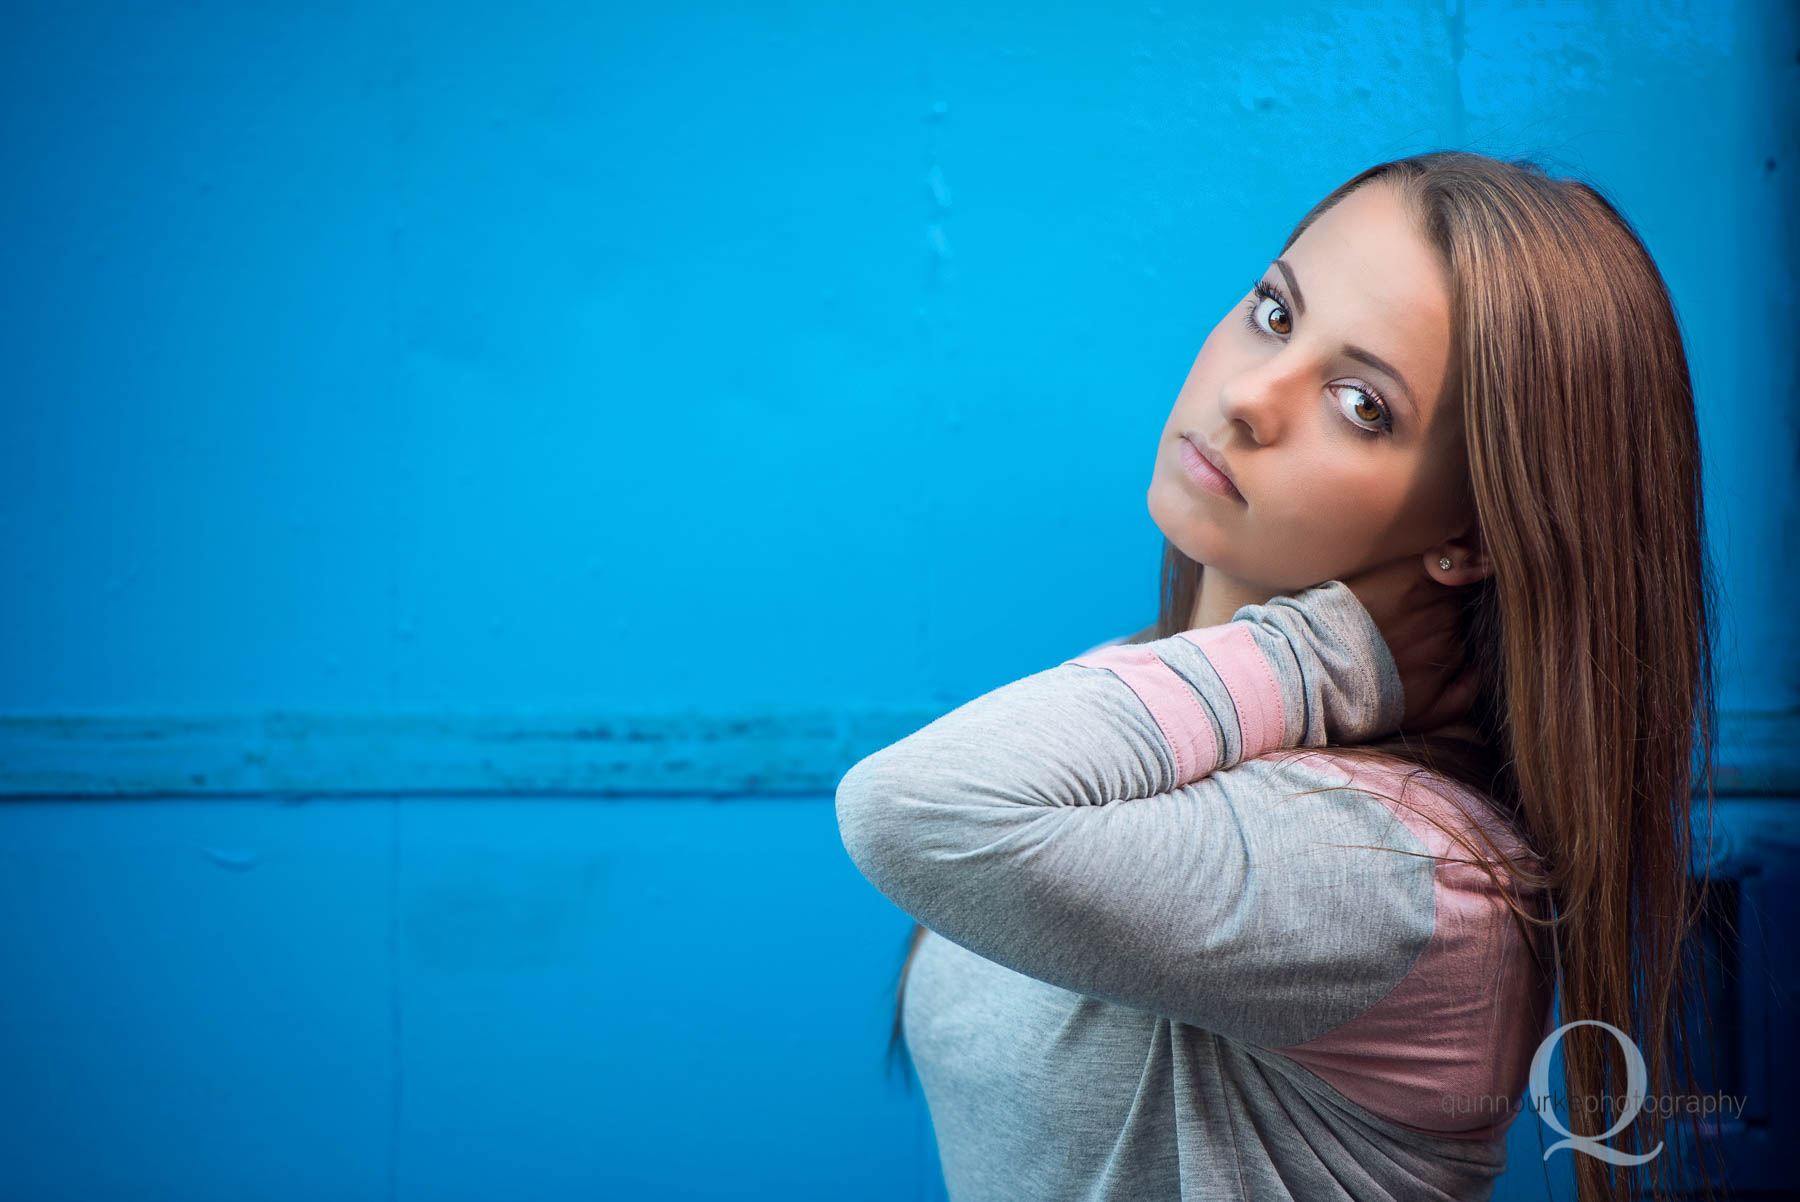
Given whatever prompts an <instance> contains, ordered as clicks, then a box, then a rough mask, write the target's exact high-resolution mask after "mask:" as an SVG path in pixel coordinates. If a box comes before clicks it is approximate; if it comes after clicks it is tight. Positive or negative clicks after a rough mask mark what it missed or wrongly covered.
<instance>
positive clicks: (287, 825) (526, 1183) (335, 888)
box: [0, 0, 1800, 1200]
mask: <svg viewBox="0 0 1800 1202" xmlns="http://www.w3.org/2000/svg"><path fill="white" fill-rule="evenodd" d="M5 30H6V32H5V36H4V37H0V68H3V69H0V94H3V97H4V103H3V104H0V149H3V150H4V152H5V162H6V164H7V184H8V186H7V187H5V188H4V189H0V256H3V259H4V265H5V269H4V272H3V273H0V365H3V367H0V370H3V371H4V376H3V377H0V386H3V388H4V399H3V402H0V403H3V404H4V414H5V426H4V437H3V438H0V535H3V537H4V544H5V546H6V548H7V563H8V566H9V568H10V577H11V587H10V588H8V589H7V590H6V592H5V595H4V598H3V599H0V605H3V606H4V611H3V613H0V619H3V621H4V629H5V642H4V654H3V655H0V795H3V796H0V913H4V914H6V915H7V916H8V917H9V921H7V922H5V923H4V924H0V965H3V966H4V970H3V971H4V973H5V981H4V984H5V988H0V1016H3V1020H0V1064H3V1065H6V1066H8V1068H9V1069H10V1071H7V1072H5V1073H0V1119H3V1120H4V1121H0V1196H5V1197H18V1198H29V1199H53V1198H84V1199H91V1198H97V1197H106V1198H152V1197H181V1198H183V1199H210V1198H221V1199H223V1198H231V1199H243V1198H269V1199H289V1198H292V1199H302V1198H308V1199H310V1198H316V1197H325V1196H329V1197H340V1198H384V1199H438V1198H511V1197H516V1196H519V1194H520V1191H521V1190H522V1189H524V1190H527V1191H528V1192H529V1194H530V1196H533V1197H536V1198H542V1199H553V1198H576V1197H581V1198H593V1197H619V1198H632V1197H646V1198H647V1197H655V1198H696V1199H699V1198H723V1197H730V1198H733V1199H755V1198H765V1197H766V1198H783V1199H800V1198H832V1199H840V1198H857V1199H869V1200H885V1199H896V1200H897V1199H930V1198H936V1197H941V1196H942V1184H941V1181H940V1180H939V1178H938V1169H937V1163H936V1158H935V1147H934V1143H933V1139H932V1134H931V1128H930V1124H929V1118H928V1115H927V1113H926V1111H925V1109H924V1106H923V1103H922V1100H921V1099H920V1097H919V1094H918V1092H917V1089H916V1086H915V1087H914V1088H913V1089H912V1090H911V1091H910V1092H909V1091H907V1090H906V1089H905V1088H904V1087H903V1083H902V1082H901V1081H900V1079H899V1078H898V1077H889V1076H887V1075H886V1074H885V1073H884V1070H883V1058H882V1053H883V1051H884V1048H885V1043H886V1039H887V1025H888V1022H889V1020H890V1018H891V1014H892V1004H893V992H892V990H893V983H894V974H895V972H896V971H897V969H898V965H899V956H900V953H901V951H902V949H903V940H904V938H905V936H906V934H907V932H908V931H909V930H910V921H909V920H908V918H907V917H906V916H905V915H904V914H902V913H901V912H899V911H898V910H896V909H895V908H894V907H893V906H891V905H890V904H889V903H888V902H887V901H886V900H885V899H884V898H882V897H881V896H880V895H879V894H877V893H876V892H875V891H874V890H873V889H872V888H870V886H869V885H868V884H867V882H866V881H864V880H863V879H862V878H861V876H860V875H859V874H858V873H857V872H856V870H855V869H854V867H853V866H852V865H851V864H850V863H849V861H848V860H847V858H846V857H845V856H844V854H843V850H842V847H841V844H840V843H839V841H838V835H837V830H836V826H835V820H834V815H833V808H832V805H831V794H832V790H833V788H834V786H835V782H836V780H837V778H838V777H839V776H840V775H841V774H842V773H843V771H844V770H845V769H847V768H848V767H849V765H850V764H852V763H854V762H855V760H857V759H858V758H860V757H861V756H862V755H864V754H866V753H868V752H869V751H871V750H873V749H875V748H876V747H878V746H881V745H882V744H884V743H885V742H888V741H891V740H892V739H894V738H897V737H899V736H900V735H902V734H904V733H906V732H908V731H910V730H912V729H915V728H916V727H917V726H918V725H921V724H922V723H923V722H925V721H928V720H929V719H930V718H931V717H932V716H934V715H935V714H937V713H940V712H942V711H943V710H945V709H947V708H949V707H950V706H952V705H955V704H958V703H960V702H961V701H963V700H966V699H968V698H970V697H972V696H974V695H976V694H978V693H981V692H984V691H986V690H988V689H990V688H993V687H995V686H997V685H998V684H1001V683H1004V682H1005V681H1007V680H1012V679H1016V678H1018V677H1020V676H1023V675H1026V674H1028V673H1030V672H1034V671H1037V670H1039V669H1041V668H1043V667H1045V666H1047V665H1049V664H1051V663H1054V662H1058V661H1060V660H1061V659H1063V658H1066V657H1067V656H1069V655H1072V654H1075V653H1077V652H1078V651H1080V650H1083V649H1085V648H1087V647H1089V646H1091V645H1093V644H1095V643H1097V642H1099V641H1101V640H1103V639H1106V638H1109V637H1112V636H1113V635H1116V634H1121V633H1125V632H1128V631H1131V630H1135V629H1137V628H1139V627H1141V626H1143V625H1144V624H1146V623H1147V622H1148V621H1150V620H1151V618H1152V617H1153V616H1154V612H1155V606H1156V602H1157V570H1158V555H1159V553H1160V549H1161V535H1160V533H1159V532H1158V531H1157V529H1156V527H1155V526H1154V524H1153V523H1152V522H1151V521H1150V519H1149V516H1148V514H1147V512H1146V510H1145V504H1144V489H1145V487H1146V486H1147V484H1148V481H1149V472H1150V466H1151V457H1152V454H1153V451H1154V446H1155V441H1156V436H1157V434H1158V432H1159V431H1160V429H1161V427H1162V422H1163V420H1164V417H1165V416H1166V414H1167V410H1168V407H1169V405H1170V403H1171V402H1172V401H1173V399H1174V397H1175V395H1176V392H1177V390H1178V389H1179V387H1180V384H1181V381H1182V379H1183V377H1184V376H1185V374H1186V371H1187V368H1188V366H1189V364H1190V363H1191V361H1192V358H1193V356H1194V354H1195V352H1196V351H1197V349H1198V347H1199V344H1200V342H1201V341H1202V339H1203V338H1204V337H1205V335H1206V333H1207V332H1208V331H1209V330H1210V329H1211V328H1212V326H1213V325H1214V324H1215V323H1216V322H1217V321H1218V319H1219V317H1220V316H1221V315H1222V314H1223V312H1224V311H1225V308H1226V307H1227V306H1228V305H1229V304H1230V303H1231V302H1232V301H1233V300H1234V299H1236V298H1237V297H1238V296H1239V295H1240V294H1241V292H1242V290H1243V287H1244V285H1245V283H1246V281H1247V280H1248V279H1249V277H1250V276H1251V275H1253V274H1255V273H1256V272H1258V271H1260V270H1261V269H1262V267H1263V266H1264V265H1266V263H1267V261H1268V259H1269V257H1270V256H1271V255H1272V254H1273V253H1274V251H1275V250H1276V248H1278V246H1279V241H1280V238H1281V236H1282V235H1283V234H1284V233H1285V231H1286V230H1287V228H1288V227H1289V226H1290V225H1291V224H1292V222H1293V221H1294V220H1296V219H1297V218H1298V217H1299V216H1300V215H1301V214H1302V213H1303V212H1304V211H1305V209H1306V208H1307V207H1308V206H1309V205H1310V204H1311V203H1312V202H1313V201H1314V200H1316V199H1317V198H1318V197H1319V196H1321V195H1323V194H1324V193H1325V192H1326V191H1328V190H1329V189H1330V188H1332V187H1333V186H1334V185H1336V184H1337V183H1339V182H1340V181H1341V180H1343V179H1344V178H1346V177H1348V176H1349V175H1351V174H1354V173H1355V172H1356V171H1358V170H1360V169H1362V168H1363V167H1365V166H1368V165H1370V164H1372V163H1374V162H1377V161H1380V160H1383V159H1388V158H1393V157H1397V156H1400V155H1404V154H1410V153H1414V152H1418V151H1422V150H1428V149H1434V148H1440V147H1459V148H1467V149H1475V150H1481V151H1485V152H1488V153H1493V154H1502V155H1515V154H1524V155H1530V156H1533V157H1535V158H1538V159H1539V160H1540V161H1543V162H1545V163H1546V164H1547V165H1549V166H1551V167H1552V168H1553V169H1555V170H1557V171H1558V172H1562V173H1572V174H1578V175H1580V176H1581V177H1583V178H1585V179H1588V180H1589V181H1590V182H1594V183H1597V184H1599V185H1601V186H1602V187H1603V188H1604V189H1605V190H1606V191H1607V193H1608V194H1609V195H1610V196H1611V197H1613V198H1614V199H1615V200H1616V201H1617V202H1618V203H1619V204H1620V205H1621V207H1622V208H1623V210H1624V211H1625V213H1626V214H1627V215H1628V216H1629V217H1630V218H1631V219H1632V220H1633V221H1634V222H1635V223H1636V224H1637V226H1638V228H1639V230H1640V231H1641V232H1642V234H1643V235H1644V237H1645V239H1646V241H1647V242H1648V244H1649V246H1650V248H1651V250H1652V252H1653V253H1654V254H1655V255H1656V256H1657V259H1658V262H1659V264H1660V266H1661V268H1662V270H1663V272H1664V274H1665V276H1666V278H1667V279H1668V281H1669V284H1670V286H1671V288H1672V290H1673V293H1674V296H1675V299H1676V303H1677V306H1678V309H1679V311H1680V314H1681V318H1682V321H1683V326H1684V330H1685V331H1686V334H1687V336H1688V338H1689V351H1690V355H1691V365H1692V368H1693V373H1694V380H1695V385H1696V390H1697V395H1698V398H1699V407H1700V414H1701V419H1702V422H1703V430H1702V436H1703V439H1704V441H1705V445H1706V448H1707V454H1708V463H1707V470H1708V491H1707V497H1706V500H1707V506H1708V514H1709V520H1710V522H1711V525H1712V531H1713V539H1714V553H1715V557H1716V559H1717V562H1718V564H1719V567H1720V581H1721V586H1722V589H1723V594H1724V597H1725V599H1726V601H1727V605H1728V608H1727V612H1725V613H1724V614H1723V615H1722V617H1723V619H1724V626H1723V631H1724V634H1725V640H1726V641H1725V643H1724V645H1723V646H1722V648H1721V650H1722V652H1723V655H1724V658H1723V661H1722V664H1721V670H1722V683H1723V686H1724V691H1723V694H1722V696H1721V705H1722V707H1723V708H1724V710H1725V712H1726V717H1727V725H1726V734H1727V740H1728V745H1727V748H1726V769H1727V771H1726V774H1725V779H1726V781H1727V783H1728V784H1730V785H1731V786H1732V787H1733V788H1734V789H1735V790H1736V791H1738V792H1743V793H1756V794H1762V795H1765V797H1766V798H1769V799H1772V800H1771V801H1769V802H1768V803H1767V804H1774V801H1777V800H1779V799H1780V798H1783V797H1789V796H1792V795H1794V794H1800V781H1797V780H1796V779H1795V774H1794V771H1793V769H1792V768H1791V766H1788V765H1786V764H1785V763H1783V761H1782V759H1781V753H1782V749H1783V748H1784V747H1785V746H1786V745H1788V744H1790V743H1791V742H1793V741H1794V736H1795V735H1796V733H1797V732H1796V722H1797V717H1796V716H1797V715H1800V635H1797V634H1796V629H1795V624H1794V621H1793V618H1792V613H1791V605H1790V604H1789V603H1788V602H1789V600H1790V597H1791V588H1792V585H1793V583H1794V581H1793V574H1792V563H1793V557H1794V554H1795V550H1796V541H1795V540H1796V537H1797V533H1796V532H1797V531H1800V523H1797V522H1796V516H1797V513H1796V511H1797V506H1796V488H1795V469H1796V463H1797V461H1800V424H1797V422H1796V414H1797V413H1800V405H1797V404H1796V401H1797V399H1800V351H1797V349H1796V345H1795V331H1796V329H1797V328H1800V322H1797V320H1796V318H1797V314H1796V306H1795V282H1796V266H1797V261H1800V247H1797V245H1796V215H1797V214H1800V186H1797V181H1800V15H1797V12H1796V9H1795V7H1794V6H1793V5H1792V4H1791V3H1787V2H1785V0H1761V2H1756V3H1741V4H1730V3H1724V4H1715V3H1710V2H1709V3H1698V2H1690V3H1678V2H1674V0H1661V2H1657V3H1643V2H1632V3H1601V2H1598V0H1571V2H1569V3H1564V4H1558V5H1529V6H1525V5H1510V4H1500V3H1492V2H1482V3H1476V4H1474V5H1465V4H1464V3H1463V2H1462V0H1437V2H1433V3H1416V4H1402V3H1344V2H1342V0H1337V2H1332V3H1324V2H1317V0H1314V2H1307V3H1300V4H1289V5H1285V6H1282V7H1280V8H1278V9H1268V8H1258V7H1243V6H1226V5H1211V4H1208V5H1180V4H1174V3H1162V4H1138V5H1130V6H1116V5H1110V6H1109V5H1098V4H1088V5H1060V6H1054V7H1053V8H1049V9H1046V8H1044V7H1043V6H1041V5H1038V6H1034V5H994V4H977V5H972V6H969V5H961V6H957V5H950V4H946V3H935V4H929V5H918V6H901V7H889V8H872V7H869V6H842V5H836V6H833V5H805V4H782V5H752V6H742V5H716V6H701V5H693V4H689V5H661V6H654V5H647V6H634V7H627V6H620V5H584V4H553V5H536V6H528V7H525V8H520V7H518V6H506V5H498V4H488V5H477V4H459V3H442V4H435V5H407V4H396V3H379V4H351V3H334V4H310V5H291V6H245V5H233V4H218V3H202V4H188V5H182V6H174V5H154V4H152V5H123V4H119V5H99V4H83V3H62V4H54V5H52V4H45V3H30V4H18V3H15V4H12V5H9V6H8V9H7V15H6V25H5ZM1570 318H1571V320H1579V314H1571V315H1570ZM1752 825H1754V824H1752ZM1760 1050H1761V1049H1760V1048H1759V1047H1758V1046H1757V1045H1754V1044H1753V1045H1752V1053H1751V1054H1752V1056H1753V1057H1754V1056H1755V1055H1757V1054H1759V1052H1760ZM1555 1138H1556V1136H1555V1134H1554V1133H1553V1132H1551V1131H1549V1130H1548V1129H1547V1128H1541V1127H1539V1126H1538V1125H1537V1124H1536V1123H1535V1122H1534V1121H1532V1119H1531V1116H1525V1117H1524V1118H1523V1119H1521V1121H1519V1122H1518V1123H1516V1124H1515V1128H1514V1142H1513V1149H1514V1161H1513V1165H1514V1167H1513V1169H1512V1170H1511V1171H1509V1173H1508V1176H1507V1178H1506V1179H1505V1180H1504V1181H1503V1182H1502V1186H1501V1192H1500V1193H1499V1194H1498V1195H1497V1196H1498V1197H1501V1198H1505V1199H1536V1198H1543V1197H1549V1196H1558V1197H1562V1196H1566V1191H1567V1186H1568V1177H1569V1172H1570V1170H1569V1160H1568V1157H1567V1154H1557V1155H1555V1156H1553V1157H1552V1158H1551V1159H1550V1160H1549V1161H1548V1162H1545V1161H1544V1160H1543V1159H1542V1153H1541V1150H1540V1149H1541V1148H1542V1147H1543V1146H1547V1145H1548V1143H1550V1142H1553V1141H1554V1139H1555Z"/></svg>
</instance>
